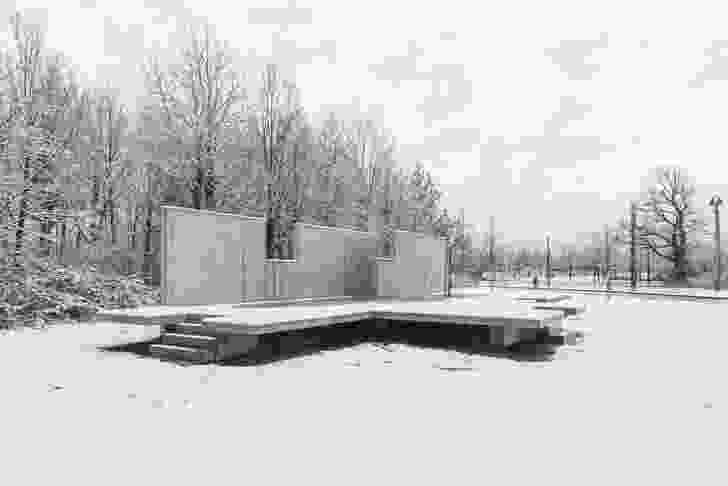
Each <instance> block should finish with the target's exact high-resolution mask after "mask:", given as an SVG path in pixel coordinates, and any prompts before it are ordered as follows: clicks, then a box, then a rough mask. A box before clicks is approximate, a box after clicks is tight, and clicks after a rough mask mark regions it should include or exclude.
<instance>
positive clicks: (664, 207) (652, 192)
mask: <svg viewBox="0 0 728 486" xmlns="http://www.w3.org/2000/svg"><path fill="white" fill-rule="evenodd" d="M694 198H695V186H694V185H693V184H691V183H690V182H689V179H688V177H687V175H686V173H685V171H684V170H682V169H680V168H678V167H659V168H657V169H656V182H655V184H654V186H652V187H650V188H649V190H648V193H647V197H646V199H645V200H644V201H643V202H642V203H641V204H640V206H639V208H638V211H639V213H640V214H641V216H642V217H641V218H640V219H641V221H639V223H638V224H637V232H638V233H639V234H640V235H641V237H642V240H643V241H644V243H645V244H646V246H647V247H648V248H649V250H650V251H651V252H652V253H653V254H655V255H657V256H658V257H660V258H663V259H665V260H667V261H669V262H670V263H671V264H672V266H673V271H672V277H673V278H674V279H675V280H677V281H682V280H685V279H686V278H687V275H688V256H689V252H690V250H691V249H693V248H694V247H695V245H696V237H697V236H698V235H699V234H702V233H701V232H702V231H703V230H704V228H705V225H704V223H703V221H702V220H701V218H700V217H699V216H698V214H697V212H696V210H695V203H694Z"/></svg>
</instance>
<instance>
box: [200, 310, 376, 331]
mask: <svg viewBox="0 0 728 486" xmlns="http://www.w3.org/2000/svg"><path fill="white" fill-rule="evenodd" d="M371 318H372V312H370V311H366V312H357V313H351V314H334V315H328V316H322V317H310V318H301V319H295V320H288V321H278V322H272V323H264V324H257V323H250V322H244V321H242V320H241V319H240V318H236V317H215V318H210V319H205V320H204V321H203V323H204V325H205V326H206V327H207V328H209V329H211V330H214V332H216V333H230V334H241V335H261V334H272V333H276V332H285V331H296V330H300V329H309V328H312V327H322V326H333V325H336V324H348V323H352V322H359V321H364V320H368V319H371Z"/></svg>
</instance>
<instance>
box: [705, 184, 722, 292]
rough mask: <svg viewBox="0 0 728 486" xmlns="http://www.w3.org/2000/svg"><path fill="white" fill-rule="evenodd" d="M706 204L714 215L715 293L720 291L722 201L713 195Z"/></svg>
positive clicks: (716, 195)
mask: <svg viewBox="0 0 728 486" xmlns="http://www.w3.org/2000/svg"><path fill="white" fill-rule="evenodd" d="M708 204H709V205H710V206H712V207H713V214H714V215H715V232H714V234H713V238H714V241H715V257H714V258H715V261H714V262H713V289H714V290H715V291H716V292H717V291H719V290H720V275H721V268H720V267H721V261H720V206H721V205H722V204H723V200H722V199H721V198H720V196H719V195H718V194H713V197H712V198H710V201H708Z"/></svg>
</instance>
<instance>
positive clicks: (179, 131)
mask: <svg viewBox="0 0 728 486" xmlns="http://www.w3.org/2000/svg"><path fill="white" fill-rule="evenodd" d="M210 30H211V29H210V27H209V26H208V25H206V26H204V27H203V29H202V32H201V33H197V34H195V35H193V36H192V37H193V38H192V42H191V43H190V46H189V47H187V48H186V49H184V50H183V51H182V56H181V57H182V62H181V65H179V66H176V67H170V68H169V69H167V70H166V71H163V70H162V69H161V68H160V66H159V64H158V63H157V62H154V61H152V62H151V63H150V68H149V70H148V78H149V84H150V89H151V93H152V94H153V95H154V96H155V97H156V99H157V100H158V102H159V106H160V108H161V112H162V114H163V118H164V120H163V122H164V125H165V128H166V132H167V135H168V136H169V137H170V138H171V139H172V140H173V141H175V142H176V143H177V144H178V147H179V149H180V150H181V152H182V153H183V154H184V156H185V157H184V158H185V159H186V160H187V161H188V162H190V163H191V164H192V168H193V174H194V175H193V177H192V180H191V181H190V185H191V188H192V194H193V202H194V206H195V208H197V209H208V208H214V207H215V202H214V195H215V184H216V174H215V167H214V162H215V158H216V156H217V154H218V151H219V150H220V147H221V145H222V144H223V143H225V142H226V141H225V140H222V139H221V138H222V135H223V134H224V133H225V132H224V129H225V128H226V127H228V126H230V125H233V124H234V123H235V122H237V121H239V119H240V118H239V116H238V112H236V111H235V109H236V107H238V108H241V107H240V106H239V105H240V103H241V102H242V101H244V100H245V91H244V90H243V88H242V84H241V81H240V79H239V77H238V75H237V74H236V73H235V71H234V69H233V67H232V58H231V56H230V55H229V53H228V52H227V49H226V47H225V46H224V45H223V44H222V43H220V42H218V41H216V40H215V39H214V38H213V36H212V33H211V31H210Z"/></svg>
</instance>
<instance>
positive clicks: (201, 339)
mask: <svg viewBox="0 0 728 486" xmlns="http://www.w3.org/2000/svg"><path fill="white" fill-rule="evenodd" d="M162 344H168V345H170V346H182V347H188V348H200V349H214V348H215V345H216V344H217V338H215V337H213V336H203V335H197V334H179V333H171V332H167V333H164V334H162Z"/></svg>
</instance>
